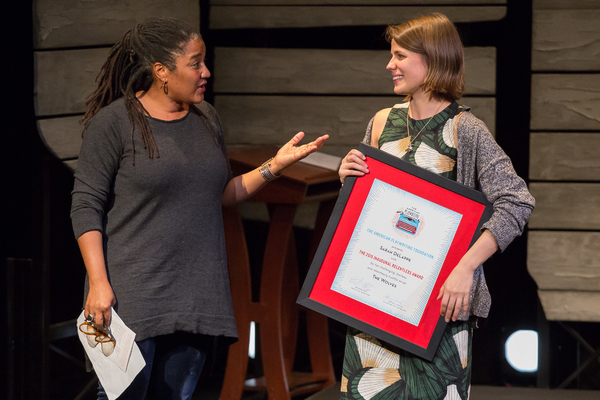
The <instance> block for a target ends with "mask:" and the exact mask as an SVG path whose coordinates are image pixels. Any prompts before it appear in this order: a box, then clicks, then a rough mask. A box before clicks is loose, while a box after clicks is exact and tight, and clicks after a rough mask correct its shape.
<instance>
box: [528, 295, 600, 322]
mask: <svg viewBox="0 0 600 400" xmlns="http://www.w3.org/2000/svg"><path fill="white" fill-rule="evenodd" d="M538 294H539V296H540V301H541V303H542V307H543V308H544V312H545V313H546V318H547V319H548V320H551V321H552V320H556V321H587V322H600V313H598V304H600V292H598V291H594V292H592V291H577V290H540V291H538Z"/></svg>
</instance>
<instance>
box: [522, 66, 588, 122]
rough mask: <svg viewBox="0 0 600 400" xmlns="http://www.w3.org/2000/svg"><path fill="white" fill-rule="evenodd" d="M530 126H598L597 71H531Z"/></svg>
mask: <svg viewBox="0 0 600 400" xmlns="http://www.w3.org/2000/svg"><path fill="white" fill-rule="evenodd" d="M531 129H536V130H542V129H551V130H600V74H576V73H573V74H533V76H532V82H531Z"/></svg>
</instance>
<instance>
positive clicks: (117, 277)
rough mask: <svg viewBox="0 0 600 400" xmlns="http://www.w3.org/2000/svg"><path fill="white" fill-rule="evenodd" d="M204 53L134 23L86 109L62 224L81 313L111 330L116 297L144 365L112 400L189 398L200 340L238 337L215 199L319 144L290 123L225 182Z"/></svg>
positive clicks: (175, 29)
mask: <svg viewBox="0 0 600 400" xmlns="http://www.w3.org/2000/svg"><path fill="white" fill-rule="evenodd" d="M205 53H206V47H205V45H204V42H203V41H202V38H201V37H200V35H199V34H198V33H197V32H196V31H194V30H193V29H190V27H188V26H187V25H186V24H185V23H183V22H181V21H178V20H175V19H168V18H160V19H150V20H148V21H146V22H145V23H143V24H138V25H137V26H136V27H135V28H133V29H131V30H130V31H128V32H127V33H125V35H124V36H123V38H122V39H121V41H120V42H119V43H117V44H116V45H115V46H114V47H113V48H112V50H111V52H110V53H109V55H108V58H107V60H106V62H105V64H104V66H103V67H102V70H101V72H100V74H99V76H98V89H97V90H96V91H95V92H94V93H93V94H92V95H91V97H90V98H89V100H88V103H87V106H88V109H87V113H86V114H85V116H84V118H83V122H84V124H85V128H84V135H83V145H82V148H81V152H80V155H79V160H78V165H77V172H76V173H75V185H74V189H73V193H72V196H73V199H72V207H71V219H72V222H73V229H74V232H75V236H76V237H77V241H78V244H79V247H80V250H81V254H82V256H83V260H84V264H85V267H86V270H87V279H86V289H85V292H86V300H85V312H84V315H85V316H86V317H89V318H90V319H93V320H94V322H95V323H96V325H98V326H102V325H103V324H106V325H107V326H108V325H109V324H110V317H111V311H110V310H111V306H114V307H115V309H116V310H117V311H118V313H119V316H120V317H121V318H122V319H123V321H124V322H125V324H126V325H128V326H129V327H130V328H131V329H132V330H133V331H134V332H135V333H136V341H137V344H138V347H139V348H140V350H141V352H142V354H143V356H144V359H145V360H146V367H145V368H144V369H143V370H142V372H140V374H139V375H138V376H137V377H136V378H135V380H134V382H133V383H132V384H131V386H130V387H128V388H127V390H126V391H125V392H124V393H123V394H122V395H121V396H120V397H119V398H120V399H143V398H144V397H145V396H146V394H147V395H148V396H151V397H152V398H157V399H167V398H169V399H184V398H185V399H188V398H191V395H192V393H193V392H194V388H195V386H196V382H197V380H198V377H199V375H200V371H201V370H202V365H203V363H204V359H205V346H206V344H207V342H208V340H209V339H210V338H213V337H215V336H220V337H225V338H226V339H229V341H234V340H235V338H236V337H237V331H236V326H235V320H234V316H233V309H232V304H231V296H230V292H229V277H228V272H227V261H226V254H225V240H224V234H223V221H222V215H221V207H222V205H225V206H227V205H233V204H236V203H237V202H240V201H243V200H244V199H246V198H248V197H249V196H251V195H252V194H254V193H255V192H256V191H258V190H259V189H260V188H261V187H262V186H263V185H265V183H267V182H269V181H271V180H273V179H275V178H276V177H277V176H278V175H279V174H280V172H281V171H282V170H283V169H284V168H286V167H288V166H289V165H291V164H292V163H294V162H296V161H298V160H300V159H302V158H303V157H305V156H307V155H308V154H310V153H312V152H314V151H316V150H318V149H319V148H320V147H321V146H322V145H323V143H324V141H325V140H326V139H327V136H326V135H325V136H322V137H320V138H318V139H317V140H315V141H313V142H310V143H308V144H305V145H303V146H296V145H297V144H298V142H300V140H301V139H302V138H303V136H304V134H303V133H302V132H300V133H298V134H296V135H295V136H294V138H293V139H292V140H290V141H289V142H288V143H287V144H285V145H284V146H283V147H282V148H281V149H280V150H279V151H278V153H277V155H276V156H275V157H274V158H272V159H271V160H268V161H267V162H265V164H263V166H261V167H260V168H257V169H255V170H253V171H251V172H248V173H246V174H244V175H241V176H237V177H232V173H231V169H230V167H229V163H228V158H227V152H226V149H225V145H224V143H223V142H224V140H223V133H222V129H221V123H220V120H219V117H218V115H217V113H216V111H215V110H214V108H213V107H212V106H211V105H209V104H208V103H206V102H205V101H203V100H204V92H205V90H206V84H207V79H208V78H209V77H210V72H209V70H208V69H207V67H206V65H205V60H204V56H205ZM98 398H99V399H104V398H106V394H105V393H104V390H103V389H102V386H101V385H100V387H99V392H98Z"/></svg>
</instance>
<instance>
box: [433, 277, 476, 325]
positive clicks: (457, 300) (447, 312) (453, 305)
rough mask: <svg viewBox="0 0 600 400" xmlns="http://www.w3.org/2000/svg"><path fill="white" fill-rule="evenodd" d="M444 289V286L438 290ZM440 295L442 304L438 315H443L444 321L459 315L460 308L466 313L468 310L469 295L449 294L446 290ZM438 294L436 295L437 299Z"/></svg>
mask: <svg viewBox="0 0 600 400" xmlns="http://www.w3.org/2000/svg"><path fill="white" fill-rule="evenodd" d="M441 291H444V287H443V286H442V289H441V290H440V294H441ZM444 292H445V293H444V294H443V296H442V304H441V308H440V315H441V316H442V317H444V319H445V320H446V322H450V320H452V321H456V320H457V319H458V316H459V315H460V312H461V309H462V311H463V313H465V314H466V313H467V311H468V310H469V297H468V296H451V295H450V294H449V293H448V292H447V291H444ZM439 299H440V296H439V295H438V300H439Z"/></svg>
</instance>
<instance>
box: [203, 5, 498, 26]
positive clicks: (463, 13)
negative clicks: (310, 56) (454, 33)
mask: <svg viewBox="0 0 600 400" xmlns="http://www.w3.org/2000/svg"><path fill="white" fill-rule="evenodd" d="M433 12H440V13H442V14H444V15H446V16H447V17H448V18H449V19H450V20H451V21H453V22H475V21H494V20H499V19H502V18H504V17H505V16H506V7H504V6H467V7H451V6H420V7H410V6H406V7H403V6H366V7H365V6H220V5H212V6H211V7H210V27H211V29H248V28H290V27H293V28H309V27H326V26H360V25H387V24H394V23H400V22H402V21H407V20H409V19H412V18H416V17H419V16H421V15H425V14H431V13H433Z"/></svg>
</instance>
